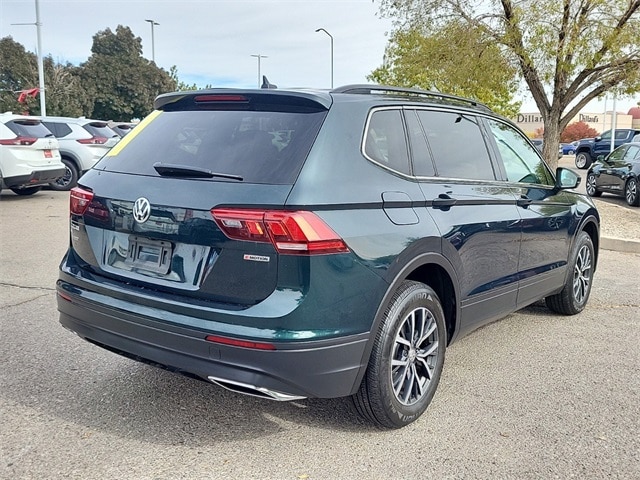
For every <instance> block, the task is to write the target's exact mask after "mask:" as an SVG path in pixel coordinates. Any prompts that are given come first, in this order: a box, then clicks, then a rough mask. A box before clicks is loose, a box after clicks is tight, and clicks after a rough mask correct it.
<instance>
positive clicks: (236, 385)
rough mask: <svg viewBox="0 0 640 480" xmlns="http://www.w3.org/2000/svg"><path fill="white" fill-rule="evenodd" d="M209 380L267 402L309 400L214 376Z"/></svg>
mask: <svg viewBox="0 0 640 480" xmlns="http://www.w3.org/2000/svg"><path fill="white" fill-rule="evenodd" d="M207 378H208V379H209V381H210V382H212V383H215V384H216V385H218V386H220V387H222V388H225V389H227V390H230V391H232V392H235V393H242V394H243V395H250V396H252V397H258V398H266V399H267V400H275V401H277V402H289V401H291V400H302V399H305V398H307V397H303V396H300V395H291V394H289V393H283V392H278V391H276V390H269V389H268V388H264V387H258V386H256V385H250V384H248V383H242V382H236V381H235V380H226V379H224V378H218V377H213V376H209V377H207Z"/></svg>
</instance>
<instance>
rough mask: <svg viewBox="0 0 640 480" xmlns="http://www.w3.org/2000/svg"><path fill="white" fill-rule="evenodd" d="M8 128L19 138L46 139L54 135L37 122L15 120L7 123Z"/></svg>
mask: <svg viewBox="0 0 640 480" xmlns="http://www.w3.org/2000/svg"><path fill="white" fill-rule="evenodd" d="M6 125H7V127H9V130H11V131H12V132H13V133H15V134H16V135H17V136H18V137H31V138H44V137H52V136H53V134H52V133H51V132H50V131H49V129H48V128H47V127H45V126H44V125H43V124H42V123H40V122H39V121H37V120H13V121H11V122H7V124H6Z"/></svg>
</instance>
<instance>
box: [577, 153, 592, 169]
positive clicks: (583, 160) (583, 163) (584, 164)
mask: <svg viewBox="0 0 640 480" xmlns="http://www.w3.org/2000/svg"><path fill="white" fill-rule="evenodd" d="M590 166H591V155H589V154H588V153H587V152H578V153H576V167H578V168H579V169H580V170H584V169H585V168H589V167H590Z"/></svg>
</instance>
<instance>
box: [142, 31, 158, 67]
mask: <svg viewBox="0 0 640 480" xmlns="http://www.w3.org/2000/svg"><path fill="white" fill-rule="evenodd" d="M145 22H149V24H150V25H151V61H152V62H153V63H156V40H155V38H154V36H153V27H154V26H155V25H160V24H159V23H158V22H156V21H154V20H145Z"/></svg>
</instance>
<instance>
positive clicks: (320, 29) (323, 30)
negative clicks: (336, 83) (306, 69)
mask: <svg viewBox="0 0 640 480" xmlns="http://www.w3.org/2000/svg"><path fill="white" fill-rule="evenodd" d="M318 32H324V33H326V34H327V35H329V38H330V39H331V88H332V89H333V35H331V34H330V33H329V32H327V31H326V30H325V29H324V28H318V29H317V30H316V33H318Z"/></svg>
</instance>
